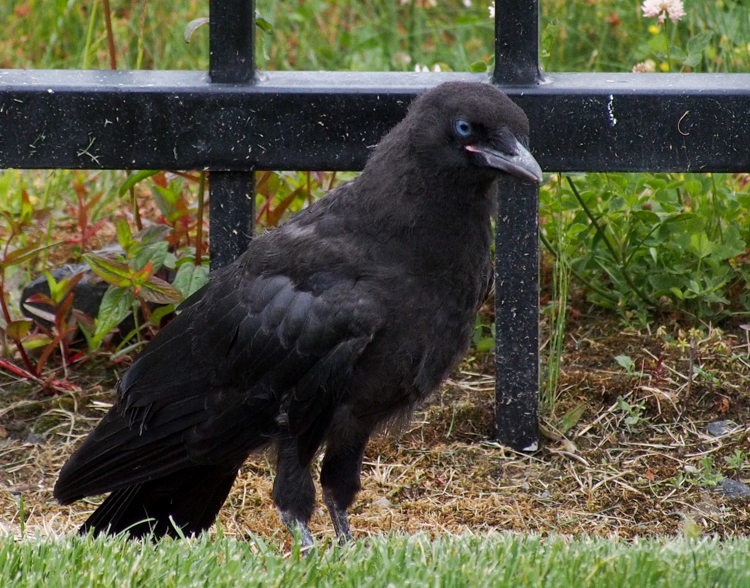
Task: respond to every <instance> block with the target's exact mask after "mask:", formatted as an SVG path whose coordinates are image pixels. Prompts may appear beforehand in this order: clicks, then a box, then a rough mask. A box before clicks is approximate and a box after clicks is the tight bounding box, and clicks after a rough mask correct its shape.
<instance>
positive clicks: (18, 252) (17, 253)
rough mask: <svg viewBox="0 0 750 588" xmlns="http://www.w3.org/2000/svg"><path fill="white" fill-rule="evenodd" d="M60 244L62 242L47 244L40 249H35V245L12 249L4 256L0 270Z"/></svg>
mask: <svg viewBox="0 0 750 588" xmlns="http://www.w3.org/2000/svg"><path fill="white" fill-rule="evenodd" d="M60 243H62V241H56V242H55V243H49V244H48V245H42V246H41V247H37V246H36V244H32V245H27V246H26V247H19V248H18V249H14V250H13V251H11V252H9V253H8V254H7V255H6V256H5V259H3V260H2V261H0V269H5V268H7V267H10V266H12V265H18V264H19V263H23V262H24V261H26V260H27V259H31V258H32V257H34V256H35V255H36V254H37V253H40V252H42V251H44V250H45V249H49V248H50V247H57V246H58V245H59V244H60Z"/></svg>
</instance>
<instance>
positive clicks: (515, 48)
mask: <svg viewBox="0 0 750 588" xmlns="http://www.w3.org/2000/svg"><path fill="white" fill-rule="evenodd" d="M541 77H542V74H541V70H540V69H539V2H538V0H496V1H495V71H494V73H493V74H492V81H493V82H494V83H495V84H500V85H505V86H523V85H527V84H535V83H536V82H538V81H539V80H540V79H541Z"/></svg>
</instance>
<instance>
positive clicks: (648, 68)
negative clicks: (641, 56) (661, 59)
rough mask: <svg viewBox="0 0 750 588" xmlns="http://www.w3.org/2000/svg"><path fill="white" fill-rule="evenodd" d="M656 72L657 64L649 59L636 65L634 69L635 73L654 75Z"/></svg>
mask: <svg viewBox="0 0 750 588" xmlns="http://www.w3.org/2000/svg"><path fill="white" fill-rule="evenodd" d="M655 71H656V63H655V62H654V60H653V59H647V60H646V61H641V62H640V63H636V64H635V66H634V67H633V73H653V72H655Z"/></svg>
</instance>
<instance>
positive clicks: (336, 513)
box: [323, 489, 352, 545]
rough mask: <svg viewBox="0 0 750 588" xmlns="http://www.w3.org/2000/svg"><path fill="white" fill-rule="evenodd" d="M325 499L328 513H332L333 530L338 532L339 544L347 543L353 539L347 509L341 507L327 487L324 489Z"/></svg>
mask: <svg viewBox="0 0 750 588" xmlns="http://www.w3.org/2000/svg"><path fill="white" fill-rule="evenodd" d="M323 501H324V502H325V503H326V507H327V508H328V514H329V515H331V522H332V523H333V530H334V532H335V533H336V537H338V540H339V545H345V544H346V543H348V542H349V541H352V534H351V532H350V531H349V519H348V517H347V516H346V509H343V508H339V507H338V505H337V504H336V500H335V498H334V497H333V494H332V493H331V492H329V491H326V490H325V489H324V490H323Z"/></svg>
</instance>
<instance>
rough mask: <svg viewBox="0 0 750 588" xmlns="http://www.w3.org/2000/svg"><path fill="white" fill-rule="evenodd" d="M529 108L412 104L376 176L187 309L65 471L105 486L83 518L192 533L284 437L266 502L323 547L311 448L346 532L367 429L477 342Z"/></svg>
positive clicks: (62, 479)
mask: <svg viewBox="0 0 750 588" xmlns="http://www.w3.org/2000/svg"><path fill="white" fill-rule="evenodd" d="M528 135H529V127H528V120H527V118H526V116H525V114H524V113H523V111H522V110H521V109H520V108H519V107H518V106H516V105H515V104H514V103H513V102H512V101H511V100H510V99H509V98H508V97H507V96H505V94H503V93H502V92H501V91H500V90H498V89H496V88H494V87H493V86H490V85H487V84H480V83H461V82H453V83H446V84H442V85H441V86H438V87H437V88H435V89H433V90H430V91H428V92H426V93H425V94H423V95H422V96H421V97H419V98H418V99H417V100H415V101H414V102H413V104H412V105H411V107H410V108H409V112H408V114H407V116H406V117H405V118H404V119H403V120H402V121H401V122H400V123H399V124H398V125H397V126H396V127H395V128H394V129H393V130H391V131H390V133H388V134H387V135H386V136H385V138H383V140H382V141H381V142H380V144H379V145H378V146H377V148H376V149H375V150H374V152H373V153H372V155H371V157H370V159H369V161H368V162H367V165H366V167H365V169H364V171H363V172H362V173H361V174H360V175H359V176H358V177H357V178H355V179H354V180H352V181H350V182H347V183H345V184H342V185H341V186H339V187H338V188H336V189H335V190H333V191H332V192H330V193H329V194H328V195H326V196H325V197H324V198H322V199H321V200H320V201H318V202H316V203H315V204H313V205H311V206H310V207H309V208H307V209H305V210H303V211H302V212H300V213H298V214H297V215H296V216H295V217H294V218H292V219H291V220H289V221H288V222H287V223H285V224H284V225H282V226H281V227H279V228H277V229H276V230H274V231H273V232H271V233H269V234H266V235H263V236H262V237H258V238H257V239H255V240H254V241H253V242H252V243H251V244H250V247H249V249H248V251H247V252H246V253H244V254H243V255H242V256H241V257H240V258H239V259H237V260H236V261H235V262H234V263H232V264H230V265H228V266H227V267H224V268H222V269H220V270H217V271H216V272H214V273H213V274H212V275H211V280H210V282H209V283H208V284H207V285H206V286H205V287H204V288H202V289H201V290H200V291H198V292H197V293H196V294H194V295H193V296H191V297H190V298H189V299H188V300H186V301H185V302H184V303H183V304H182V306H181V313H180V314H179V315H178V316H177V317H176V318H175V319H174V320H173V321H172V322H170V323H169V324H168V325H167V326H166V327H165V328H164V329H163V330H162V331H161V332H160V333H159V334H158V335H157V336H156V337H155V338H154V340H153V341H152V342H151V343H150V344H149V345H148V346H147V347H146V348H145V349H144V351H143V352H142V353H141V354H140V356H139V357H138V359H137V360H136V361H135V363H134V364H133V365H132V366H131V367H130V369H129V370H128V371H127V372H126V373H125V375H124V376H123V378H122V380H121V381H120V382H119V383H118V386H117V400H116V402H115V404H114V406H113V407H112V409H111V410H110V411H109V413H108V414H107V415H106V416H105V417H104V418H103V419H102V421H101V423H100V424H99V425H98V426H97V427H96V429H95V430H94V431H93V432H92V433H91V434H90V435H89V436H88V437H87V438H86V439H85V440H84V442H83V444H82V445H81V446H80V447H79V448H78V450H77V451H76V452H75V453H74V454H73V455H72V456H71V458H70V459H69V460H68V462H67V463H66V464H65V466H64V467H63V468H62V471H61V472H60V476H59V478H58V480H57V484H56V485H55V497H56V498H57V500H58V501H59V502H60V503H61V504H69V503H71V502H73V501H76V500H78V499H80V498H83V497H85V496H90V495H94V494H103V493H106V492H111V494H110V495H109V497H108V498H107V499H106V500H105V501H104V502H103V503H102V505H101V506H100V507H99V508H98V509H97V510H96V511H95V512H94V513H93V514H92V515H91V516H90V517H89V519H88V520H87V521H86V523H85V524H84V525H83V527H82V529H81V531H82V532H87V531H88V530H89V529H93V530H94V532H95V533H101V532H108V533H116V532H121V531H127V532H129V534H130V535H131V536H135V537H138V536H143V535H147V534H149V533H153V534H154V535H156V536H161V535H170V536H173V537H174V536H179V535H180V534H186V535H189V534H195V533H199V532H200V531H203V530H204V529H207V528H208V527H209V526H210V525H211V524H212V523H213V522H214V520H215V519H216V516H217V514H218V512H219V509H220V508H221V506H222V504H223V503H224V501H225V499H226V497H227V495H228V494H229V491H230V489H231V487H232V484H233V482H234V480H235V477H236V476H237V472H238V470H239V468H240V466H241V465H242V463H243V462H244V461H245V459H246V458H247V456H248V455H249V453H250V452H252V451H255V450H258V449H261V448H264V447H267V446H269V445H271V444H273V445H274V446H275V448H276V451H277V456H278V462H277V474H276V479H275V481H274V487H273V500H274V503H275V504H276V507H277V509H278V511H279V513H280V516H281V520H282V522H283V523H284V524H285V525H286V526H287V527H288V528H289V529H290V530H293V531H296V532H299V533H300V534H301V539H302V543H303V546H305V547H306V546H309V545H311V544H312V539H311V537H310V534H309V531H308V529H307V524H308V521H309V520H310V517H311V516H312V513H313V510H314V505H315V486H314V484H313V480H312V476H311V473H310V463H311V461H312V459H313V458H314V457H315V455H316V453H317V452H318V451H319V450H320V449H321V448H325V456H324V458H323V463H322V469H321V473H320V482H321V486H322V489H323V499H324V501H325V503H326V506H327V507H328V510H329V512H330V515H331V519H332V521H333V526H334V529H335V531H336V535H337V536H338V537H339V539H340V540H341V541H344V540H346V539H349V538H350V533H349V524H348V521H347V515H346V511H347V509H348V508H349V507H350V506H351V504H352V502H353V501H354V498H355V496H356V494H357V492H358V491H359V489H360V471H361V467H362V457H363V454H364V451H365V446H366V445H367V442H368V440H369V438H370V436H371V435H372V434H373V433H374V432H375V431H376V430H377V429H378V427H379V426H381V425H382V424H383V423H386V422H387V421H389V420H392V419H394V418H396V417H399V416H402V415H405V414H408V413H409V412H410V411H411V410H412V409H413V407H414V406H415V404H416V403H417V402H418V401H420V400H422V399H423V398H425V397H426V396H427V395H428V394H429V393H430V392H432V391H433V390H435V388H436V387H437V386H438V384H440V382H441V381H442V380H443V379H444V378H446V377H447V375H448V373H449V372H450V370H451V368H452V367H453V366H454V365H455V364H456V362H457V361H458V360H459V359H460V358H461V356H462V354H463V353H464V352H465V350H466V349H467V347H468V345H469V339H470V334H471V331H472V326H473V324H474V317H475V314H476V312H477V310H478V309H479V307H480V305H481V304H482V302H483V301H484V300H485V298H486V296H487V294H488V291H489V289H490V287H491V284H492V267H491V263H490V242H491V238H492V234H491V227H490V217H491V212H492V210H493V204H494V202H495V199H496V198H497V194H496V192H497V185H496V179H497V178H498V176H499V175H500V174H503V173H505V174H510V175H513V176H517V177H518V178H521V179H523V180H526V181H531V182H540V181H541V179H542V172H541V170H540V168H539V165H538V164H537V163H536V161H535V160H534V158H533V157H532V156H531V154H530V153H529V151H528V149H527V145H528Z"/></svg>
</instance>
